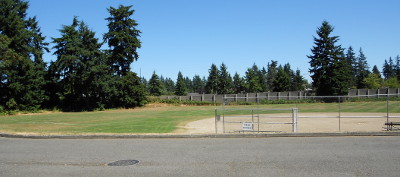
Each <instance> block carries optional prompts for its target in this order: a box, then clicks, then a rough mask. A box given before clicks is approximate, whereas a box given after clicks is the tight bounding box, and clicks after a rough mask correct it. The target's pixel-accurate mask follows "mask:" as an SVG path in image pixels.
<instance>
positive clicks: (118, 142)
mask: <svg viewBox="0 0 400 177" xmlns="http://www.w3.org/2000/svg"><path fill="white" fill-rule="evenodd" d="M128 159H134V160H139V161H140V163H139V164H136V165H133V166H122V167H111V166H107V165H106V164H107V163H109V162H112V161H116V160H128ZM0 176H2V177H8V176H18V177H21V176H40V177H42V176H218V177H221V176H318V177H321V176H334V177H337V176H400V137H329V138H325V137H318V138H316V137H314V138H248V139H242V138H238V139H236V138H232V139H223V138H204V139H196V138H194V139H98V140H88V139H83V140H76V139H72V140H71V139H70V140H66V139H50V140H49V139H47V140H40V139H12V138H0Z"/></svg>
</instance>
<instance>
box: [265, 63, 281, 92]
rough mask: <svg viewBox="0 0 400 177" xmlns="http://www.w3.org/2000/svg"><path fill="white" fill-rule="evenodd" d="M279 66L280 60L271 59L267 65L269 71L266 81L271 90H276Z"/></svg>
mask: <svg viewBox="0 0 400 177" xmlns="http://www.w3.org/2000/svg"><path fill="white" fill-rule="evenodd" d="M277 66H278V62H277V61H274V60H271V64H270V63H268V65H267V68H268V71H267V77H266V82H267V88H268V90H270V91H272V90H274V80H275V78H276V73H277V69H276V67H277Z"/></svg>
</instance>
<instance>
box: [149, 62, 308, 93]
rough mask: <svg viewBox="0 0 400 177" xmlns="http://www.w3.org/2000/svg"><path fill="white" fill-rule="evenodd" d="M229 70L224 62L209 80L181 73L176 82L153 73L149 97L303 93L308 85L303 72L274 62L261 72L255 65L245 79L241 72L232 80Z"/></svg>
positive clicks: (211, 73)
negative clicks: (196, 94)
mask: <svg viewBox="0 0 400 177" xmlns="http://www.w3.org/2000/svg"><path fill="white" fill-rule="evenodd" d="M227 69H228V68H227V66H226V65H225V64H224V63H222V64H221V65H220V66H219V67H217V66H216V65H215V64H212V65H211V67H210V69H209V70H208V71H209V75H208V77H207V78H206V77H202V78H201V77H200V76H199V75H195V76H194V77H193V78H192V79H191V78H189V77H184V76H183V75H182V73H181V72H179V73H178V77H177V80H176V82H174V81H173V80H172V79H171V78H164V77H163V76H161V77H160V76H158V75H157V74H156V73H155V72H153V75H152V76H151V78H150V80H149V81H147V80H146V79H144V78H142V81H143V83H144V84H145V85H147V88H148V92H149V94H150V95H154V96H160V95H171V94H175V95H180V96H182V95H186V94H188V93H206V94H233V93H256V92H267V91H274V92H283V91H301V90H304V89H305V88H306V87H307V84H308V83H307V80H305V79H304V78H303V76H302V75H301V72H300V70H299V69H297V70H296V71H294V70H293V69H292V68H291V66H290V64H289V63H287V64H285V65H283V66H282V65H279V66H278V61H274V60H271V62H269V63H268V64H267V66H266V67H262V68H261V69H260V68H259V67H258V66H257V65H256V64H253V66H252V67H250V68H248V69H247V71H246V73H245V75H244V76H243V77H242V76H240V75H239V74H238V73H237V72H236V73H235V74H234V75H233V77H232V76H231V74H230V73H229V72H228V71H227Z"/></svg>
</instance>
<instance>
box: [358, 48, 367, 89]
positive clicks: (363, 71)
mask: <svg viewBox="0 0 400 177" xmlns="http://www.w3.org/2000/svg"><path fill="white" fill-rule="evenodd" d="M359 52H360V54H359V56H358V57H357V63H356V66H357V67H356V68H355V69H356V71H357V72H356V74H357V75H356V85H357V88H366V84H365V83H364V79H365V78H367V77H368V75H369V66H368V63H367V58H366V57H365V55H364V52H363V51H362V49H361V48H360V51H359Z"/></svg>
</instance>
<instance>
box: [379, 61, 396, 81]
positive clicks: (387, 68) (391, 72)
mask: <svg viewBox="0 0 400 177" xmlns="http://www.w3.org/2000/svg"><path fill="white" fill-rule="evenodd" d="M382 73H383V77H384V78H385V79H386V80H387V79H389V78H391V77H395V76H396V69H395V65H394V63H393V60H392V57H390V58H389V61H387V60H385V63H384V64H383V72H382Z"/></svg>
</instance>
